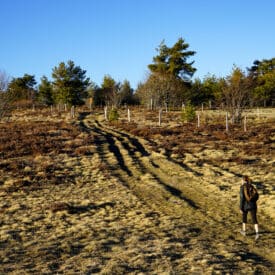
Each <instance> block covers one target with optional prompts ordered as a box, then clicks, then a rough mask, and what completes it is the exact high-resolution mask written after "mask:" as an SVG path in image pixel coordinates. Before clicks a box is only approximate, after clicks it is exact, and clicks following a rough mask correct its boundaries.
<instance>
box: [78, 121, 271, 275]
mask: <svg viewBox="0 0 275 275" xmlns="http://www.w3.org/2000/svg"><path fill="white" fill-rule="evenodd" d="M83 122H84V125H85V128H86V130H87V131H93V132H94V133H96V137H97V139H98V140H97V142H96V144H98V145H97V146H98V148H97V151H98V152H99V155H100V158H101V160H102V161H103V162H104V163H105V164H106V165H107V167H108V169H110V170H111V171H112V175H115V176H116V177H117V178H118V179H119V181H120V182H121V183H122V184H123V185H124V186H126V187H127V188H128V189H129V190H130V191H131V192H133V194H134V195H135V196H136V197H137V198H138V199H139V200H140V201H141V202H142V203H143V204H145V205H146V206H147V207H149V208H151V209H152V211H153V212H154V213H156V214H154V215H155V217H157V220H158V223H160V224H161V220H162V219H169V220H171V221H173V223H174V224H175V226H176V227H177V228H183V229H184V230H182V232H177V236H175V237H177V238H178V239H181V240H182V241H183V242H185V247H183V250H182V253H183V255H185V257H186V255H188V254H190V255H192V257H193V260H195V258H196V257H199V258H200V261H201V262H200V265H202V266H204V268H205V269H206V270H207V267H208V266H211V264H213V265H214V266H215V270H220V271H223V270H224V271H229V270H231V271H234V270H246V271H247V270H254V271H255V270H258V271H262V272H268V271H271V269H272V263H274V260H275V257H274V256H275V255H274V246H273V245H274V239H272V241H271V240H270V237H271V236H272V232H273V231H272V230H273V229H271V228H269V227H268V226H267V227H264V228H263V227H262V228H261V229H262V232H264V233H265V234H262V236H261V239H260V240H259V241H258V242H257V243H256V242H255V241H254V235H251V236H248V237H247V238H246V239H244V238H242V237H241V236H240V235H239V234H238V230H239V227H240V215H239V213H238V211H237V210H238V207H237V205H238V196H236V195H235V197H234V198H230V197H229V196H230V194H232V193H233V191H234V192H236V191H237V190H238V188H239V186H236V187H235V188H234V187H233V188H232V187H230V186H232V181H234V180H236V175H235V174H234V173H231V172H229V171H227V170H225V169H223V168H221V167H216V166H215V167H214V166H210V165H208V167H203V168H202V167H200V166H198V165H195V164H194V163H195V162H194V163H193V165H192V166H191V165H190V163H189V164H186V163H184V162H182V163H179V162H177V161H175V160H173V159H168V158H167V157H165V156H163V155H161V154H159V153H154V152H152V151H151V150H150V148H149V147H147V146H146V144H145V142H144V141H143V140H141V139H137V138H136V137H132V136H130V135H129V134H127V133H122V132H120V131H118V130H114V129H111V128H109V127H106V126H104V124H102V123H100V122H98V121H93V120H91V119H89V118H86V119H85V120H84V121H83ZM205 169H208V170H211V171H212V172H213V173H214V174H215V175H218V177H219V178H222V182H223V183H224V184H223V186H217V185H215V184H213V182H215V177H212V178H209V176H208V174H209V173H207V175H206V176H205V175H204V174H205V173H204V171H203V170H205ZM220 181H221V179H219V182H220ZM224 188H230V189H233V190H232V192H229V193H225V192H223V190H224ZM236 204H237V205H236ZM251 230H252V228H251ZM186 231H188V233H189V234H187V233H186ZM190 233H191V234H192V237H187V236H188V235H190ZM170 234H171V235H173V232H170ZM273 236H274V235H273ZM187 239H188V241H186V240H187ZM184 240H185V241H184ZM187 246H188V249H186V247H187ZM188 251H190V253H189V252H188ZM197 253H198V254H199V255H201V256H198V255H196V254H197ZM187 257H188V256H187ZM273 267H274V266H273ZM210 269H211V268H210Z"/></svg>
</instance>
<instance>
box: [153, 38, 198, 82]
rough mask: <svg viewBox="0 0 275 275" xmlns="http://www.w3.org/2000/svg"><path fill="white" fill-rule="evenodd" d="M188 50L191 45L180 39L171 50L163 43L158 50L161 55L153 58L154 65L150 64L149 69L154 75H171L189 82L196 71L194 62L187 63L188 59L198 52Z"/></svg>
mask: <svg viewBox="0 0 275 275" xmlns="http://www.w3.org/2000/svg"><path fill="white" fill-rule="evenodd" d="M188 48H189V44H188V43H186V42H185V41H184V40H183V39H182V38H179V39H178V41H177V42H176V43H175V44H174V46H172V47H171V48H169V47H167V46H166V45H165V44H164V41H162V42H161V44H160V46H159V48H157V51H158V53H159V54H158V55H157V56H155V57H153V61H154V63H153V64H149V65H148V68H149V69H150V71H151V72H152V73H161V74H171V75H172V76H174V77H176V78H180V79H182V80H183V81H187V82H188V81H190V78H191V77H192V76H193V74H194V73H195V71H196V69H195V68H194V67H193V64H194V61H192V62H189V63H188V62H187V59H188V58H189V57H191V56H193V55H194V54H195V53H196V52H194V51H189V50H187V49H188Z"/></svg>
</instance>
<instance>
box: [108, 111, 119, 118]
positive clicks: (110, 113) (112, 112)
mask: <svg viewBox="0 0 275 275" xmlns="http://www.w3.org/2000/svg"><path fill="white" fill-rule="evenodd" d="M118 118H119V114H118V110H117V109H116V108H113V109H112V110H111V111H110V112H109V114H108V120H109V121H115V120H118Z"/></svg>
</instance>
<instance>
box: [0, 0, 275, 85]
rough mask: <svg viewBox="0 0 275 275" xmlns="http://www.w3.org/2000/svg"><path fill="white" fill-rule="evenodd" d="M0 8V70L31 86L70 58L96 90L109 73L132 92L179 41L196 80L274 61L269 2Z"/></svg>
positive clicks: (135, 0) (59, 1) (34, 2)
mask: <svg viewBox="0 0 275 275" xmlns="http://www.w3.org/2000/svg"><path fill="white" fill-rule="evenodd" d="M0 8H1V16H0V26H1V42H0V70H1V71H5V72H6V74H8V75H10V76H11V77H21V76H23V75H24V74H25V73H28V74H31V75H35V77H36V80H37V82H40V78H41V76H43V75H46V76H47V77H49V78H51V73H52V69H53V68H54V67H55V66H57V65H58V64H59V63H60V62H62V61H65V62H67V61H68V60H73V61H74V62H75V64H76V65H78V66H80V67H81V68H82V69H84V70H86V71H87V73H86V75H87V76H88V77H90V78H91V80H93V81H94V82H95V83H97V84H98V85H100V84H101V83H102V79H103V77H104V75H106V74H109V75H110V76H111V77H113V78H114V79H115V80H116V81H123V80H124V79H127V80H129V81H130V83H131V85H132V87H134V88H135V87H136V85H137V83H138V82H140V81H143V80H144V79H145V75H146V72H147V71H148V69H147V65H148V64H150V63H151V62H152V58H153V56H154V55H156V54H157V52H156V48H157V47H158V45H159V44H160V42H161V41H162V40H163V39H164V40H165V43H166V45H167V46H172V45H173V44H174V43H175V42H176V41H177V40H178V38H179V37H182V38H184V39H185V41H186V42H187V43H189V45H190V47H189V49H190V50H194V51H196V52H197V53H196V55H195V56H194V57H193V58H192V60H194V61H195V63H194V66H195V67H196V68H197V72H196V73H195V75H194V78H197V77H198V78H201V79H202V78H203V77H204V76H206V75H207V74H208V73H211V74H215V75H216V76H226V75H228V74H229V73H230V72H231V69H232V67H233V65H234V64H235V65H237V66H239V67H241V68H242V69H245V68H246V67H250V66H252V63H253V61H254V60H256V59H259V60H262V59H264V58H266V59H269V58H272V57H274V56H275V1H274V0H261V1H259V0H188V1H187V0H169V1H168V0H0ZM190 61H191V59H190Z"/></svg>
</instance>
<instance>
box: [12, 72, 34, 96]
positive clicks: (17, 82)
mask: <svg viewBox="0 0 275 275" xmlns="http://www.w3.org/2000/svg"><path fill="white" fill-rule="evenodd" d="M35 85H36V81H35V77H34V75H29V74H24V76H23V77H18V78H13V79H12V80H11V82H10V83H9V85H8V91H9V92H10V93H12V94H13V96H14V98H15V100H31V101H33V100H34V99H35V92H36V91H35V88H34V86H35Z"/></svg>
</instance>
